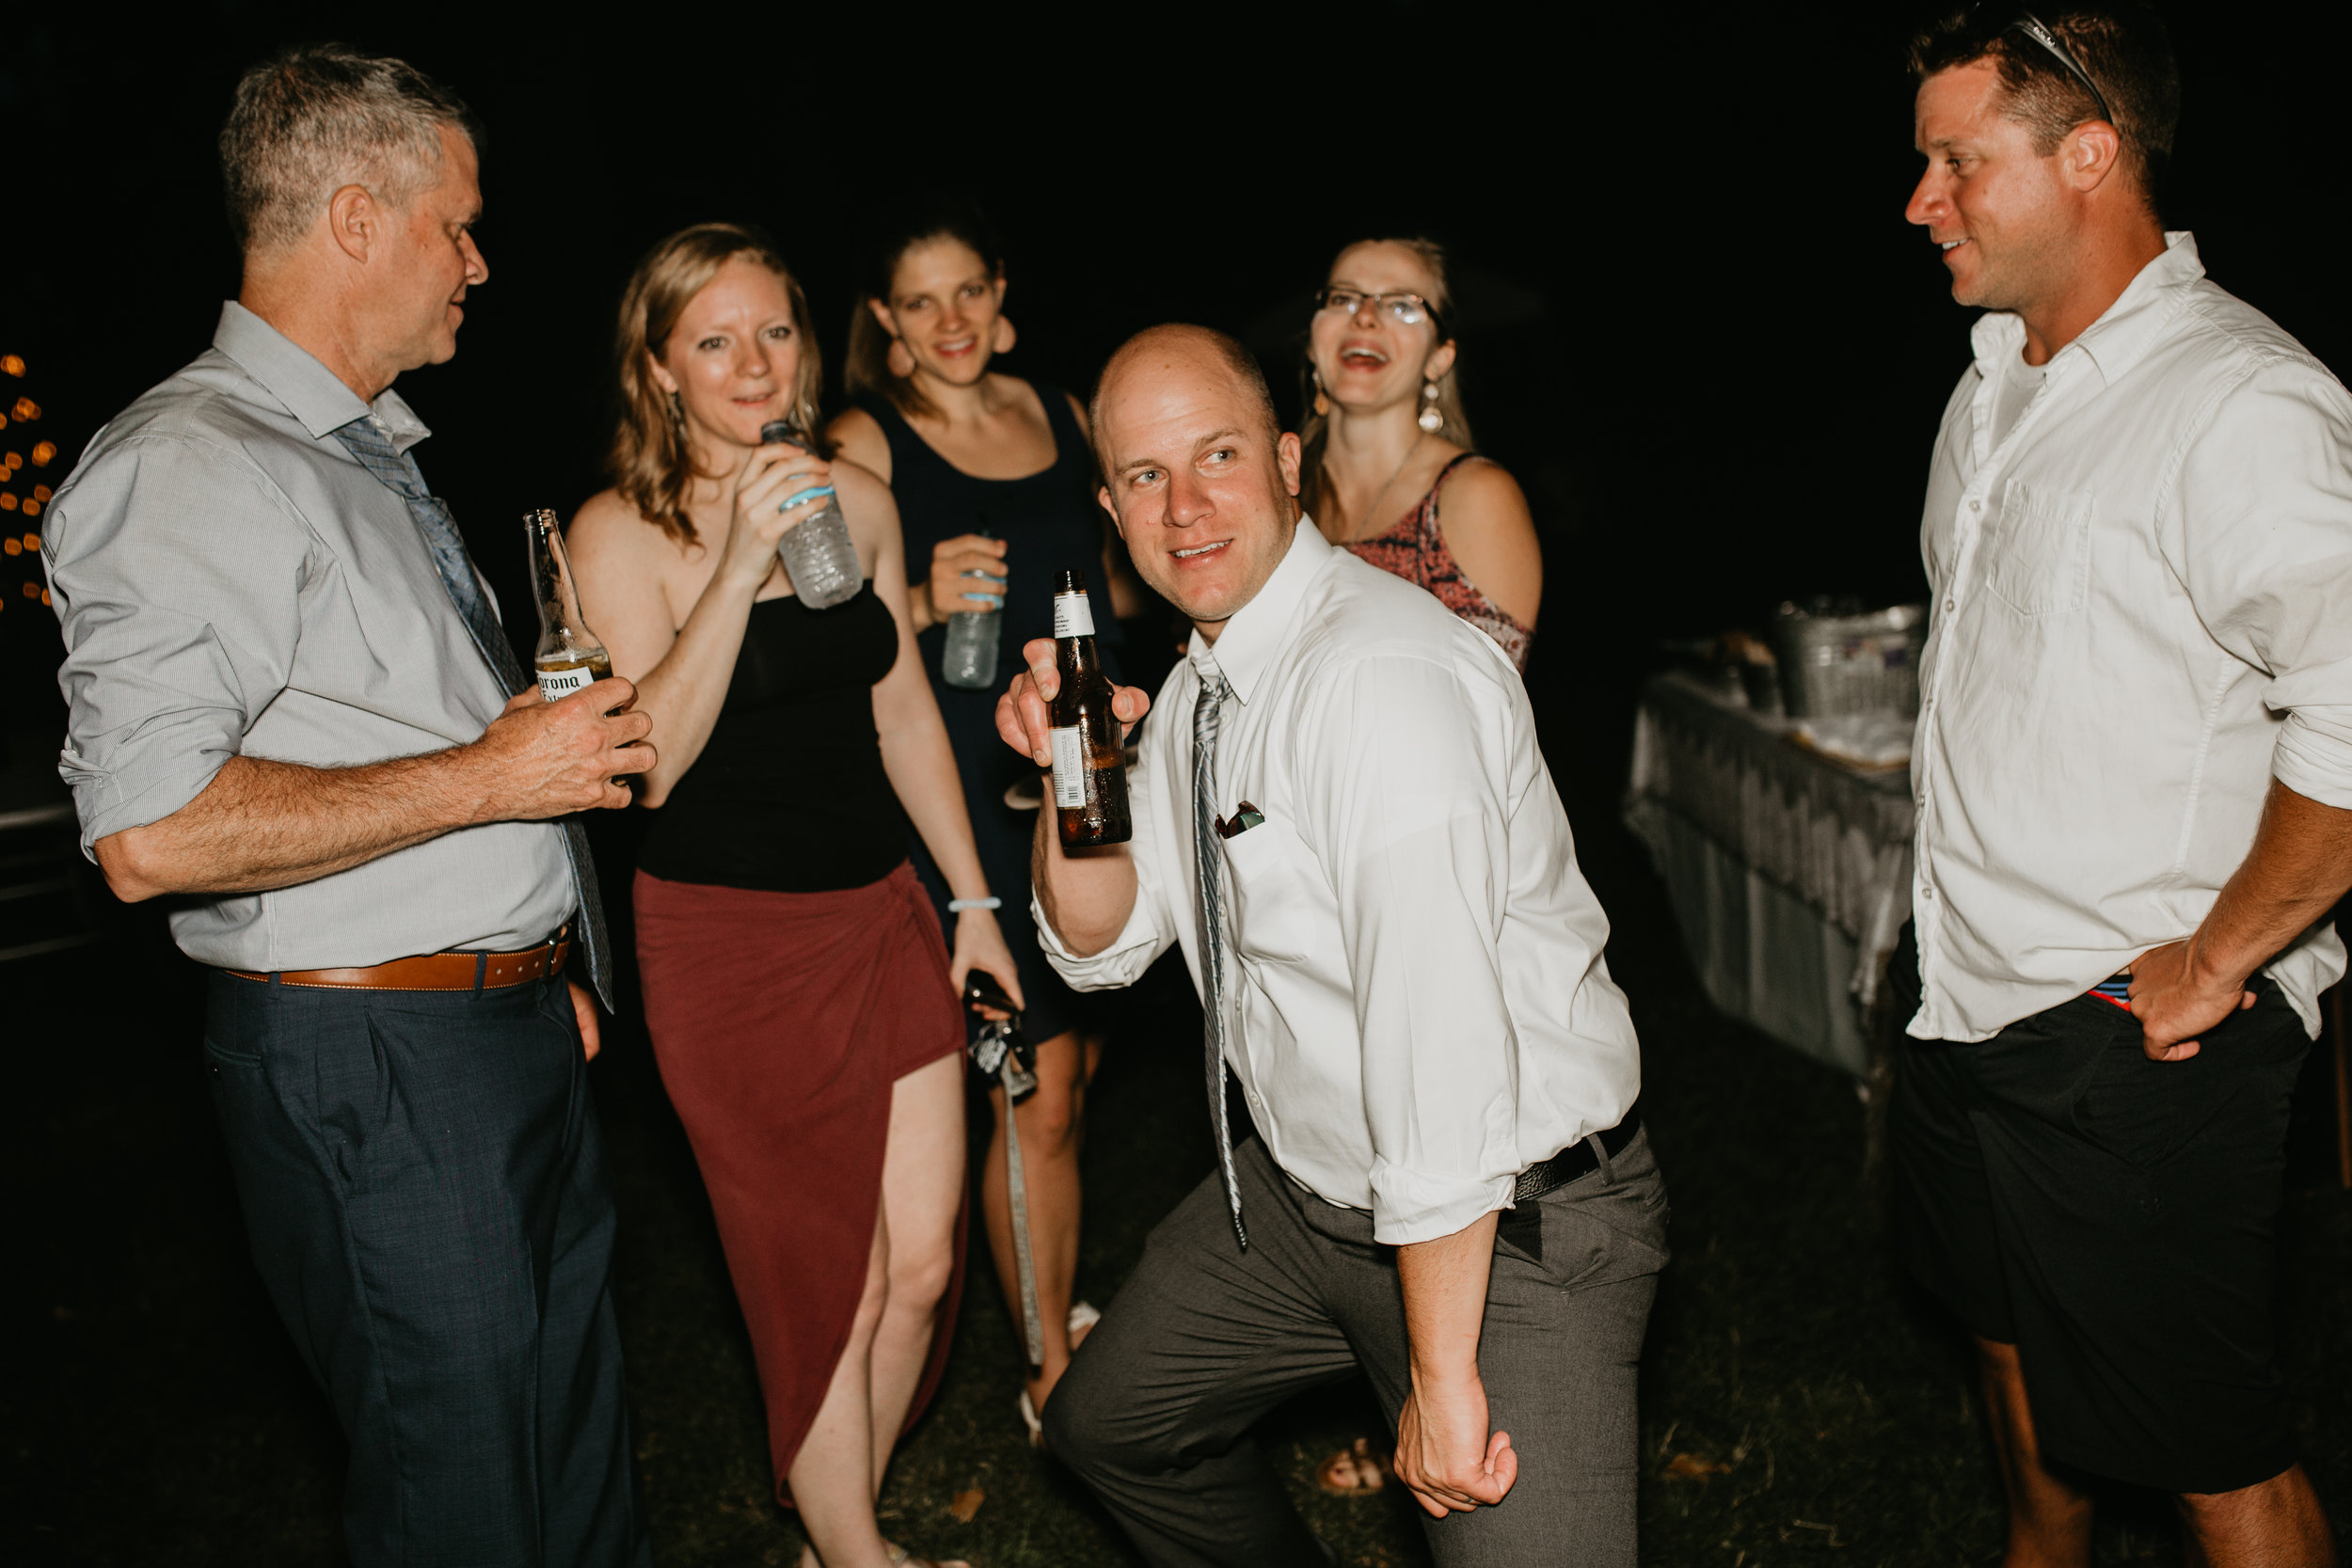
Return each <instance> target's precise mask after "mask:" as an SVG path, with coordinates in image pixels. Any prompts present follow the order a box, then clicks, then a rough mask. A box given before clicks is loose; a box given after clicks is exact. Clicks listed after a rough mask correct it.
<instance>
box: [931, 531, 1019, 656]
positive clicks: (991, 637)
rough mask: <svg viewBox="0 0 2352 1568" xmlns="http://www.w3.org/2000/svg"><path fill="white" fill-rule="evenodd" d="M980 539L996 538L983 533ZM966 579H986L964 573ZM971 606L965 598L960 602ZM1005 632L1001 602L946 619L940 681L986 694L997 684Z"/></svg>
mask: <svg viewBox="0 0 2352 1568" xmlns="http://www.w3.org/2000/svg"><path fill="white" fill-rule="evenodd" d="M980 537H981V538H983V539H993V538H995V537H996V536H995V535H994V534H993V533H991V532H989V531H988V530H986V529H982V530H980ZM963 575H964V576H965V577H967V578H974V577H987V576H988V575H989V574H987V573H985V572H966V573H964V574H963ZM996 580H998V581H1001V580H1002V579H1001V578H999V579H996ZM963 602H964V603H966V604H970V603H971V602H972V600H971V599H970V597H968V596H967V597H966V598H965V599H964V601H963ZM1004 629H1005V611H1004V608H1003V601H1002V600H998V601H997V603H996V608H994V609H991V610H956V611H954V612H953V613H951V614H950V615H949V616H948V617H947V650H946V653H945V654H943V655H942V656H941V657H940V661H939V665H940V669H939V678H940V679H942V680H944V681H946V683H947V684H948V685H949V686H956V687H961V688H962V689H964V690H966V691H986V690H988V689H990V688H992V687H993V686H994V685H995V684H996V645H997V643H998V641H1000V640H1001V639H1002V637H1003V635H1004Z"/></svg>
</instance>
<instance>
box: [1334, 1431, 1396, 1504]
mask: <svg viewBox="0 0 2352 1568" xmlns="http://www.w3.org/2000/svg"><path fill="white" fill-rule="evenodd" d="M1394 1475H1395V1472H1394V1471H1393V1470H1392V1469H1391V1468H1390V1458H1389V1455H1388V1454H1386V1453H1384V1452H1382V1451H1380V1450H1379V1449H1375V1448H1374V1447H1373V1446H1372V1439H1371V1438H1369V1437H1359V1438H1357V1439H1356V1441H1354V1442H1353V1443H1350V1444H1349V1445H1348V1446H1347V1447H1345V1448H1343V1449H1341V1450H1340V1451H1339V1452H1337V1453H1335V1454H1333V1455H1331V1456H1330V1457H1329V1458H1328V1459H1326V1460H1325V1461H1324V1462H1323V1463H1322V1464H1320V1465H1316V1466H1315V1484H1316V1485H1317V1486H1319V1487H1321V1488H1322V1489H1323V1490H1324V1491H1326V1492H1331V1493H1335V1494H1337V1495H1338V1496H1340V1497H1369V1496H1371V1495H1372V1494H1373V1493H1375V1492H1377V1491H1379V1490H1380V1489H1381V1488H1382V1487H1384V1486H1386V1485H1388V1484H1389V1482H1390V1481H1391V1479H1393V1477H1394Z"/></svg>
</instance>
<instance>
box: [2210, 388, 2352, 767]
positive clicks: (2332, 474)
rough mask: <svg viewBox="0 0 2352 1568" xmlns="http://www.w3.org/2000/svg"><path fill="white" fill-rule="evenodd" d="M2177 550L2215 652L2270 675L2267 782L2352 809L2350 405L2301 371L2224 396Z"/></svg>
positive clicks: (2341, 393)
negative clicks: (2272, 730)
mask: <svg viewBox="0 0 2352 1568" xmlns="http://www.w3.org/2000/svg"><path fill="white" fill-rule="evenodd" d="M2177 496H2178V505H2177V507H2176V508H2175V511H2174V515H2173V516H2172V517H2171V518H2170V519H2169V523H2170V526H2169V527H2168V528H2166V529H2165V530H2164V532H2165V534H2166V535H2167V536H2168V537H2167V544H2168V546H2170V549H2169V550H2168V553H2171V552H2172V551H2174V550H2177V552H2178V553H2177V554H2176V555H2175V557H2174V566H2175V569H2176V570H2177V571H2178V572H2179V573H2180V575H2181V578H2182V580H2183V581H2184V582H2185V584H2186V586H2187V590H2188V595H2189V599H2190V602H2191V603H2192V604H2194V605H2195V607H2196V610H2197V613H2198V615H2199V617H2200V618H2201V620H2202V621H2203V623H2204V625H2205V626H2206V628H2207V629H2208V630H2209V631H2210V632H2211V633H2212V635H2213V637H2214V639H2215V641H2218V642H2219V643H2221V645H2222V646H2223V647H2225V648H2227V649H2229V650H2230V652H2232V653H2233V654H2235V655H2236V656H2237V657H2240V658H2243V659H2245V660H2246V661H2247V662H2248V663H2249V664H2251V665H2253V666H2254V667H2255V668H2257V669H2259V670H2262V671H2263V672H2265V673H2266V674H2268V675H2269V677H2270V680H2269V684H2268V685H2267V686H2265V688H2264V690H2263V702H2264V704H2265V705H2266V706H2268V707H2269V708H2270V710H2271V711H2272V712H2274V713H2279V714H2281V715H2283V717H2284V722H2283V723H2282V724H2281V725H2280V731H2279V737H2278V741H2277V744H2276V747H2275V749H2274V751H2273V752H2272V756H2271V776H2272V777H2274V778H2275V779H2277V780H2278V781H2279V782H2280V784H2284V785H2286V786H2287V787H2288V788H2289V789H2292V790H2294V791H2295V792H2296V794H2298V795H2302V796H2305V797H2308V798H2309V799H2311V800H2317V801H2319V802H2320V803H2321V804H2323V805H2328V806H2334V807H2336V808H2338V809H2340V810H2352V399H2347V398H2346V396H2345V394H2344V388H2342V387H2340V386H2338V385H2336V384H2335V382H2334V381H2332V380H2330V379H2329V378H2328V377H2327V376H2326V375H2325V374H2324V373H2322V372H2318V371H2316V370H2315V369H2313V368H2312V367H2310V366H2307V365H2303V364H2300V363H2297V362H2294V361H2288V362H2283V363H2280V364H2278V365H2274V366H2272V367H2269V368H2267V369H2265V370H2262V371H2259V372H2256V373H2255V375H2254V376H2253V377H2252V378H2251V379H2250V380H2249V381H2248V382H2247V383H2246V384H2244V385H2242V386H2240V387H2238V388H2233V390H2232V391H2231V392H2230V393H2229V394H2228V395H2227V396H2226V397H2224V398H2223V399H2222V400H2221V401H2220V404H2219V405H2218V406H2217V409H2216V411H2215V415H2214V418H2213V420H2211V421H2210V422H2209V423H2208V425H2207V426H2206V428H2205V430H2204V431H2203V432H2201V434H2200V435H2199V436H2198V437H2197V439H2196V440H2195V441H2193V442H2192V443H2191V444H2190V446H2189V448H2188V450H2187V451H2186V452H2185V454H2184V457H2183V460H2182V467H2181V479H2180V484H2179V487H2178V491H2177Z"/></svg>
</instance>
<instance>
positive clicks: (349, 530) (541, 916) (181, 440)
mask: <svg viewBox="0 0 2352 1568" xmlns="http://www.w3.org/2000/svg"><path fill="white" fill-rule="evenodd" d="M371 412H373V414H374V416H375V418H376V419H377V420H378V421H379V422H380V423H381V424H382V425H383V427H384V428H385V429H386V430H388V431H389V433H390V434H391V436H392V438H393V443H394V445H395V446H396V447H398V448H399V449H400V450H401V451H406V450H407V449H408V448H410V447H412V446H414V445H415V444H416V443H417V442H419V441H421V440H423V439H424V437H425V436H427V435H429V434H430V432H428V431H427V430H426V429H425V427H424V425H423V424H422V423H421V422H420V421H419V420H418V419H417V417H416V415H415V414H413V413H411V412H410V411H409V408H408V405H407V404H405V403H403V402H402V401H401V400H400V398H399V397H398V396H397V395H396V394H394V393H391V392H389V391H388V392H386V393H384V394H383V395H382V396H381V397H378V398H377V399H376V400H375V402H374V404H373V405H372V406H371V405H370V404H363V403H361V402H360V401H359V398H358V395H357V394H355V393H354V392H353V391H352V390H351V389H350V388H347V387H345V386H344V385H343V384H342V382H340V381H338V380H337V379H336V378H335V376H334V374H333V372H330V371H328V370H327V369H326V366H325V365H323V364H321V363H320V362H319V361H318V360H317V359H316V358H314V357H312V356H310V354H308V353H307V352H305V351H304V350H302V349H300V348H297V347H295V346H294V344H293V343H292V342H290V341H287V340H286V339H285V338H284V337H283V336H281V335H280V334H279V333H278V331H277V330H276V329H274V328H273V327H271V326H270V325H269V324H268V323H266V322H264V321H262V319H261V318H260V317H259V316H256V315H254V314H253V313H252V312H251V311H249V310H246V309H245V308H244V307H242V306H240V305H237V304H235V303H234V302H230V303H229V304H227V305H225V306H223V308H222V309H221V318H220V328H219V330H218V331H217V332H215V334H214V336H213V348H212V351H211V352H210V353H208V354H206V355H204V356H201V357H200V358H199V359H197V360H196V362H195V363H193V364H191V365H189V366H188V367H187V368H186V369H184V370H183V371H182V372H180V373H179V374H177V375H175V376H173V377H171V378H170V379H169V380H167V381H166V382H165V383H164V384H163V385H161V386H160V387H157V388H154V389H153V390H152V391H151V392H149V393H147V394H146V395H145V396H144V397H142V398H140V399H139V400H138V401H137V402H136V403H134V404H132V405H131V406H130V407H129V408H127V409H125V410H124V411H123V412H122V414H121V415H120V416H119V417H118V418H117V419H115V420H113V421H112V422H111V423H109V424H108V425H107V426H106V428H105V429H103V430H102V431H100V432H99V433H98V436H97V437H96V438H95V439H94V440H92V441H91V442H90V445H89V450H88V451H85V452H84V453H83V454H82V460H81V462H80V463H79V464H77V465H76V466H75V467H74V469H73V472H72V474H71V475H70V476H68V478H67V479H66V482H65V483H64V484H63V485H61V486H60V487H59V488H58V491H57V496H56V500H55V501H54V502H53V503H52V504H51V506H50V508H49V511H48V513H47V515H45V516H44V517H43V518H42V524H43V526H42V530H41V546H42V559H43V562H44V563H45V564H46V566H47V568H48V573H49V583H50V590H51V598H52V600H53V602H54V604H55V606H56V612H57V618H58V620H59V622H60V623H61V624H62V625H63V626H64V630H65V641H66V659H65V665H64V668H63V669H62V670H61V671H60V672H59V674H58V679H59V682H60V684H61V685H62V686H63V688H64V690H65V696H66V701H67V703H68V704H69V705H71V708H72V717H71V719H70V721H69V727H68V733H67V741H66V747H65V751H64V753H63V755H62V757H61V758H60V760H59V768H58V771H59V772H60V773H61V774H62V775H63V776H64V778H65V781H66V783H67V784H70V785H71V786H72V790H73V800H74V805H75V808H76V810H77V811H78V812H79V813H80V816H81V823H82V845H83V848H84V850H85V851H86V852H89V851H90V850H91V847H92V846H94V845H95V844H96V843H97V842H98V840H100V839H102V838H104V837H107V836H108V835H109V834H112V833H118V832H121V831H122V830H124V829H126V828H135V827H140V826H143V825H145V824H147V823H150V822H154V821H157V820H160V819H161V818H163V817H166V816H170V815H171V814H172V813H173V812H175V811H178V810H179V809H180V808H181V807H182V806H183V805H186V804H187V803H188V802H189V801H190V800H194V799H195V798H196V797H197V795H198V794H199V793H200V792H201V791H202V790H203V788H204V786H205V785H206V784H210V783H211V782H212V779H213V775H214V774H215V773H216V772H218V771H219V770H220V768H221V766H222V765H223V764H224V763H226V762H227V761H228V760H229V759H230V757H232V756H238V755H246V756H255V757H267V758H271V759H274V760H277V761H280V762H293V763H302V764H307V765H309V766H311V767H318V768H332V767H349V766H352V765H356V764H360V763H370V762H380V761H382V760H384V759H386V758H388V757H397V756H412V755H416V754H418V753H421V752H437V751H443V750H446V749H447V748H449V747H452V746H457V745H463V744H465V743H466V742H469V741H471V740H475V739H478V738H480V736H481V735H482V732H483V731H484V730H485V728H486V727H487V726H488V724H489V722H490V721H491V720H492V719H494V718H496V717H497V716H498V714H499V712H500V710H501V707H503V706H504V701H503V699H502V697H501V693H500V689H499V683H498V678H497V676H496V675H494V674H493V673H491V671H490V669H489V667H488V666H487V665H486V664H485V663H484V662H483V659H482V655H481V653H480V652H479V651H478V650H477V649H476V648H475V646H474V644H473V641H472V639H471V638H470V637H469V635H468V634H467V630H466V624H465V622H464V620H463V619H462V618H461V617H460V616H459V614H458V612H457V609H456V607H455V606H454V605H453V604H452V603H451V602H450V596H449V593H448V590H447V589H445V588H444V587H443V586H442V584H441V579H440V577H439V574H438V573H437V571H436V569H435V567H434V564H433V558H432V555H431V554H430V553H429V552H428V550H427V549H426V547H425V543H424V539H423V537H422V535H421V534H420V533H419V532H418V531H417V526H416V524H415V523H414V522H413V521H411V520H410V518H409V515H408V509H407V506H406V504H405V502H404V501H403V500H402V499H401V498H400V497H399V496H398V495H396V494H394V493H393V492H392V491H391V490H389V489H388V488H386V486H385V485H384V484H383V483H382V482H380V481H379V480H377V479H376V477H375V476H374V475H373V474H372V473H370V472H369V471H368V470H367V469H366V468H364V467H361V466H360V464H359V462H358V459H357V458H355V457H353V456H352V454H351V453H350V452H349V451H347V450H345V448H344V447H343V445H342V442H340V441H338V440H337V439H336V438H335V436H334V434H333V432H334V431H335V430H336V429H337V428H338V427H340V426H342V425H344V424H347V423H349V422H350V421H351V420H355V419H358V418H360V417H362V416H363V415H366V414H369V413H371ZM572 903H573V898H572V886H571V872H570V869H569V866H568V864H567V863H566V862H565V860H564V843H563V838H562V834H561V832H560V831H559V830H558V829H557V828H555V827H554V826H553V825H552V824H548V823H544V822H499V823H493V824H490V825H488V826H486V827H480V828H468V829H464V830H461V831H459V832H452V833H445V834H443V835H442V836H441V837H439V838H437V839H433V840H431V841H429V842H427V843H424V844H420V845H417V846H416V847H412V848H408V849H403V850H400V851H398V852H397V853H394V854H389V855H385V856H383V857H381V858H379V859H377V860H373V861H370V862H369V863H366V864H364V865H358V866H354V867H352V868H351V869H350V870H348V871H340V872H337V873H335V874H334V875H332V876H327V877H321V878H319V879H317V880H315V881H310V882H304V883H301V884H300V885H298V886H294V887H290V888H281V889H279V890H278V891H277V892H274V893H262V894H246V895H221V896H212V897H200V898H194V899H190V900H187V901H185V902H184V903H183V904H182V905H181V906H180V907H179V908H177V909H175V910H174V911H173V912H172V915H171V927H172V935H173V937H174V939H175V940H176V941H177V942H179V944H180V947H181V949H182V950H183V951H184V952H185V953H186V954H187V955H188V956H189V957H190V958H196V959H198V960H199V962H203V963H208V964H219V965H222V966H224V967H227V968H231V969H252V970H274V969H320V968H329V967H339V966H347V965H348V966H357V965H366V964H373V963H380V962H383V961H384V960H386V959H388V958H402V957H405V956H407V955H409V954H412V953H434V952H439V951H442V950H445V949H448V948H454V947H486V948H492V949H513V948H520V947H528V946H530V945H531V944H532V943H533V942H539V941H541V940H543V939H544V938H546V937H547V936H548V934H549V933H550V932H552V931H553V930H554V929H555V927H557V926H558V925H559V924H561V923H562V921H563V920H564V917H565V916H566V915H567V914H569V913H570V912H571V909H572Z"/></svg>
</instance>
